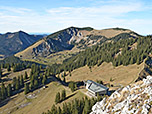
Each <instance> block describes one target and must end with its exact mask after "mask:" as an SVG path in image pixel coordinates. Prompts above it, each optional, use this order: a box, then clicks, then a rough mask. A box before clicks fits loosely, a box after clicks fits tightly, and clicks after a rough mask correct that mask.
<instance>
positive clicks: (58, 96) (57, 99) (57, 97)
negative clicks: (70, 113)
mask: <svg viewBox="0 0 152 114" xmlns="http://www.w3.org/2000/svg"><path fill="white" fill-rule="evenodd" d="M60 100H61V98H60V93H59V92H58V93H57V94H56V98H55V103H56V104H57V103H59V102H60Z"/></svg>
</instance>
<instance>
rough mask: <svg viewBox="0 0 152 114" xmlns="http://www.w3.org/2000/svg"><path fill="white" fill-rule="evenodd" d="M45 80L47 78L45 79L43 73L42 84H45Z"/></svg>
mask: <svg viewBox="0 0 152 114" xmlns="http://www.w3.org/2000/svg"><path fill="white" fill-rule="evenodd" d="M46 81H47V80H46V76H45V75H44V76H43V80H42V84H43V85H45V84H46Z"/></svg>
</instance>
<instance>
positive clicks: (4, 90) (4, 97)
mask: <svg viewBox="0 0 152 114" xmlns="http://www.w3.org/2000/svg"><path fill="white" fill-rule="evenodd" d="M6 95H7V93H6V89H5V85H4V83H3V82H2V87H1V98H2V100H4V99H6Z"/></svg>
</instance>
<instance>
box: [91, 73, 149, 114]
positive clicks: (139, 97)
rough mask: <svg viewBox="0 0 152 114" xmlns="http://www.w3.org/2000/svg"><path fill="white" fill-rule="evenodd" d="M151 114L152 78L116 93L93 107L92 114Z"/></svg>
mask: <svg viewBox="0 0 152 114" xmlns="http://www.w3.org/2000/svg"><path fill="white" fill-rule="evenodd" d="M109 113H110V114H151V113H152V76H147V78H146V79H143V81H140V82H137V83H135V84H132V85H128V86H126V87H124V88H121V89H118V90H117V91H115V92H114V93H113V94H112V95H111V96H110V97H109V98H104V99H103V100H102V101H101V102H97V103H96V104H95V105H94V106H93V107H92V112H91V114H109Z"/></svg>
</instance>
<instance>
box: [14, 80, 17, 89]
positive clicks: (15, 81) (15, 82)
mask: <svg viewBox="0 0 152 114" xmlns="http://www.w3.org/2000/svg"><path fill="white" fill-rule="evenodd" d="M16 84H17V78H16V77H14V78H13V90H16Z"/></svg>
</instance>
